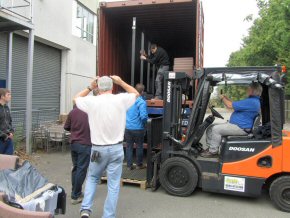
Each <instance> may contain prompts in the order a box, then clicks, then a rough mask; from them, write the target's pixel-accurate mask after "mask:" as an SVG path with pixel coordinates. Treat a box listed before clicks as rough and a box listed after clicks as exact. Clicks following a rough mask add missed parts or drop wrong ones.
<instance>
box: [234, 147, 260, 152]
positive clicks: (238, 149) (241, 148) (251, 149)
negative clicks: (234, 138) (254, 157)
mask: <svg viewBox="0 0 290 218" xmlns="http://www.w3.org/2000/svg"><path fill="white" fill-rule="evenodd" d="M229 151H244V152H255V148H245V147H232V146H231V147H229Z"/></svg>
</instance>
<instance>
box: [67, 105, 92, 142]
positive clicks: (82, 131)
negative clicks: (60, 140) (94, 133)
mask: <svg viewBox="0 0 290 218" xmlns="http://www.w3.org/2000/svg"><path fill="white" fill-rule="evenodd" d="M64 129H65V130H67V131H70V133H71V135H70V143H71V144H75V143H79V144H82V145H92V142H91V135H90V126H89V121H88V115H87V114H86V113H85V112H83V111H81V110H80V109H78V108H77V107H74V109H72V111H71V112H70V113H69V114H68V117H67V120H66V122H65V125H64Z"/></svg>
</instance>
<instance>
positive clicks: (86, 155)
mask: <svg viewBox="0 0 290 218" xmlns="http://www.w3.org/2000/svg"><path fill="white" fill-rule="evenodd" d="M90 154H91V146H88V145H82V144H78V143H74V144H71V159H72V163H73V168H72V172H71V183H72V193H71V198H72V199H77V198H78V197H80V196H81V194H82V185H83V183H84V181H85V178H86V174H87V169H88V166H89V163H90Z"/></svg>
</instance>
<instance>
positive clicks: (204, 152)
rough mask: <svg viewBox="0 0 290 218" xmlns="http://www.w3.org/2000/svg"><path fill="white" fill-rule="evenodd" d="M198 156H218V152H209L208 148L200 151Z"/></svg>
mask: <svg viewBox="0 0 290 218" xmlns="http://www.w3.org/2000/svg"><path fill="white" fill-rule="evenodd" d="M200 156H201V157H205V158H215V157H218V154H217V153H212V152H210V151H209V150H208V149H207V150H205V151H203V152H201V153H200Z"/></svg>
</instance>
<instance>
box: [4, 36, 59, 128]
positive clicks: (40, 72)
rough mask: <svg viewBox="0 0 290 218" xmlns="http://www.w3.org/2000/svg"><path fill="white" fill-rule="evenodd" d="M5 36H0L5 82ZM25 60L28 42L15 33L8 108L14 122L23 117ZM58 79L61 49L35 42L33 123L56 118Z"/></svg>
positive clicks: (24, 104) (24, 105) (57, 109)
mask: <svg viewBox="0 0 290 218" xmlns="http://www.w3.org/2000/svg"><path fill="white" fill-rule="evenodd" d="M7 37H8V34H5V33H0V48H1V50H0V51H1V57H0V61H1V62H0V68H1V69H0V77H1V78H0V79H2V78H4V79H6V72H5V71H6V60H7V43H8V41H7ZM2 49H3V50H2ZM27 58H28V39H27V38H25V37H22V36H19V35H16V34H14V37H13V53H12V102H11V109H12V111H13V113H14V116H15V119H18V120H21V119H22V117H23V116H24V114H25V113H24V111H25V107H26V82H27V80H26V78H27V76H26V75H27ZM60 79H61V50H58V49H56V48H53V47H50V46H47V45H45V44H42V43H39V42H35V44H34V61H33V87H32V93H33V97H32V108H33V123H34V124H35V122H39V121H41V120H57V119H58V115H59V110H60ZM15 119H14V120H15ZM15 121H16V120H15ZM24 122H25V121H24Z"/></svg>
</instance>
